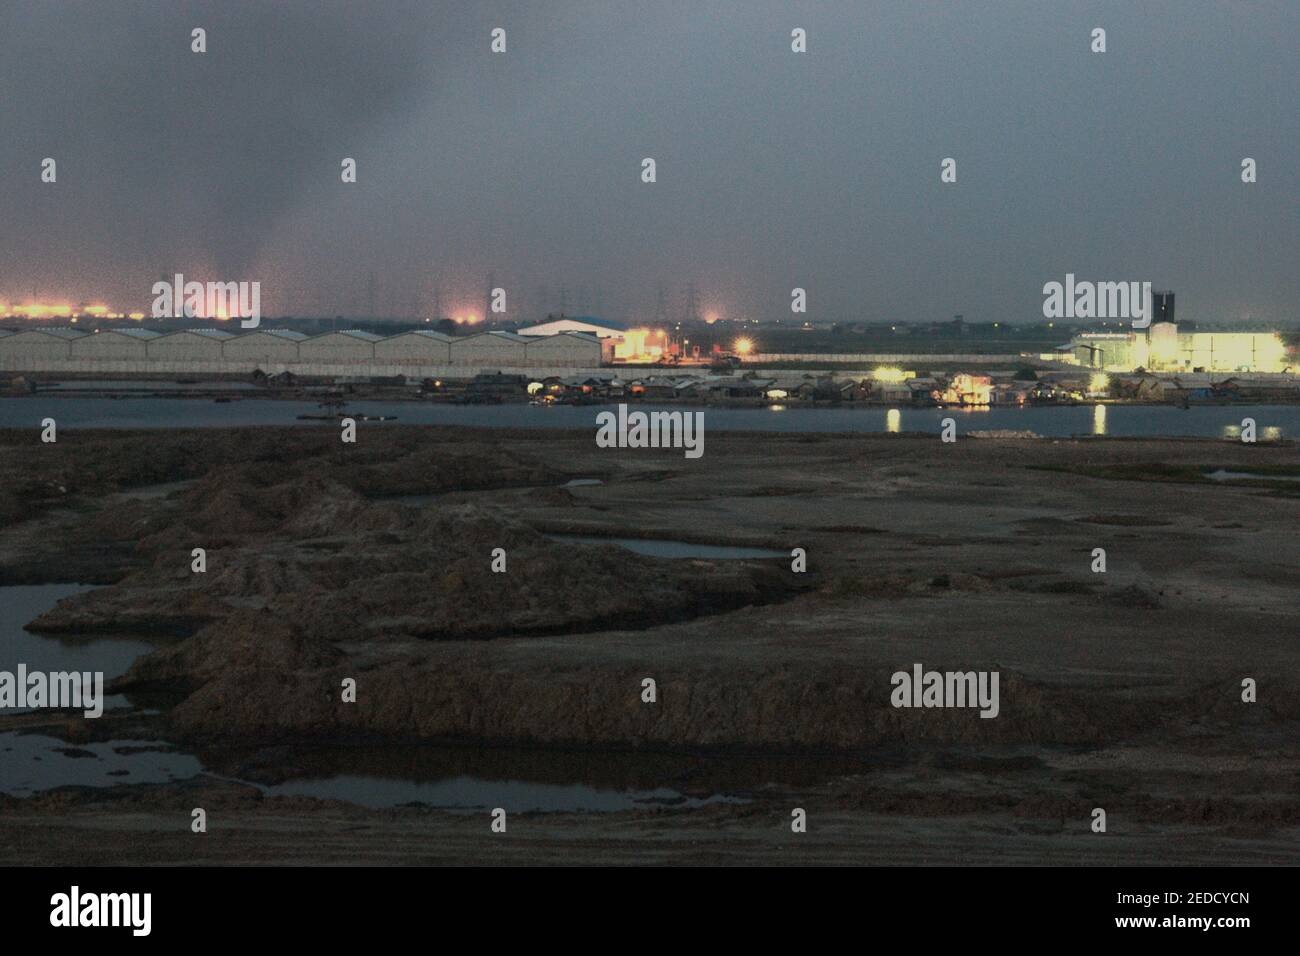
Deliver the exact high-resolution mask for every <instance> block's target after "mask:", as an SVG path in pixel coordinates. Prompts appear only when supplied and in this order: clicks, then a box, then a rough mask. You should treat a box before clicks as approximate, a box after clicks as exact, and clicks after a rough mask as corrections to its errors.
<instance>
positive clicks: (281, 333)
mask: <svg viewBox="0 0 1300 956" xmlns="http://www.w3.org/2000/svg"><path fill="white" fill-rule="evenodd" d="M249 335H274V336H275V337H276V338H278V339H288V340H289V341H291V342H301V341H303V340H304V339H306V338H307V336H305V335H303V334H302V333H301V332H295V331H293V330H292V329H258V330H257V331H256V332H248V333H245V334H244V335H237V336H235V337H236V338H240V339H243V338H247V337H248V336H249Z"/></svg>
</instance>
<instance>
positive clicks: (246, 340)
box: [0, 327, 613, 368]
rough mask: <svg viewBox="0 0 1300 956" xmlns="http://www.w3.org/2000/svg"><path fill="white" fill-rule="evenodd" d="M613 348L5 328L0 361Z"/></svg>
mask: <svg viewBox="0 0 1300 956" xmlns="http://www.w3.org/2000/svg"><path fill="white" fill-rule="evenodd" d="M612 349H613V345H612V343H610V342H609V341H607V340H606V341H602V340H601V339H598V338H596V337H595V336H592V335H588V334H585V333H582V332H561V333H559V334H557V335H546V336H521V335H515V334H514V333H512V332H497V331H494V332H480V333H478V334H476V335H466V336H449V335H443V334H442V333H440V332H434V331H429V330H424V329H419V330H416V331H412V332H402V333H399V334H397V335H390V336H379V335H375V334H374V333H372V332H363V331H359V330H356V329H348V330H343V331H336V332H325V333H323V334H320V335H312V336H308V335H304V334H303V333H301V332H293V331H289V330H287V329H257V330H254V331H250V332H245V333H242V334H237V333H233V332H227V331H226V330H224V329H182V330H179V331H176V332H166V333H164V332H157V331H154V330H152V329H141V328H126V329H103V330H98V331H96V332H93V333H88V332H85V331H83V330H81V329H73V328H66V327H65V328H57V327H51V328H35V329H23V330H21V331H17V332H14V331H12V330H6V329H0V357H11V358H15V359H28V360H30V359H49V360H76V359H113V360H127V361H150V360H156V361H168V362H224V363H230V362H235V363H249V362H254V363H263V364H265V363H271V364H284V365H290V364H295V363H313V364H321V363H323V364H345V365H361V364H378V365H412V366H415V365H419V366H441V365H466V366H483V365H496V366H512V367H530V366H538V367H547V366H555V367H574V368H579V367H582V368H590V367H595V366H599V365H602V364H606V363H608V362H609V361H610V360H612V358H613V353H612Z"/></svg>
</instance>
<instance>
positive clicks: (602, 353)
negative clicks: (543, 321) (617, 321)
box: [527, 332, 614, 368]
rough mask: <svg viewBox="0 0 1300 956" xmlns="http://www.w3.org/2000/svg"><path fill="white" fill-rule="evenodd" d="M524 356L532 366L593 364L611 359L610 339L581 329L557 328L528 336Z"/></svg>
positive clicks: (558, 366)
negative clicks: (566, 329) (561, 330)
mask: <svg viewBox="0 0 1300 956" xmlns="http://www.w3.org/2000/svg"><path fill="white" fill-rule="evenodd" d="M527 358H528V364H529V366H531V367H535V368H597V367H599V366H601V365H605V364H607V363H609V362H611V361H613V359H614V343H613V340H612V339H604V340H602V339H598V338H596V337H595V336H594V335H588V334H587V333H585V332H561V333H560V334H559V335H547V336H544V337H540V338H530V339H529V341H528V351H527Z"/></svg>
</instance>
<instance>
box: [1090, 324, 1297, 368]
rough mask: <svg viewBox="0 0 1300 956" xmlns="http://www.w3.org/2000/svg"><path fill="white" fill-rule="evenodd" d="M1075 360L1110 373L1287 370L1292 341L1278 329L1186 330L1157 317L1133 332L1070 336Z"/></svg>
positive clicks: (1092, 333)
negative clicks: (1245, 330) (1287, 343)
mask: <svg viewBox="0 0 1300 956" xmlns="http://www.w3.org/2000/svg"><path fill="white" fill-rule="evenodd" d="M1069 360H1070V361H1072V362H1073V363H1074V364H1076V365H1082V366H1085V367H1087V368H1096V369H1103V370H1105V371H1108V372H1131V371H1133V370H1134V369H1139V368H1142V369H1146V370H1147V371H1152V372H1194V371H1205V372H1283V371H1286V370H1287V368H1288V367H1289V366H1290V364H1291V362H1290V360H1289V359H1288V357H1287V350H1286V345H1285V344H1284V343H1283V342H1282V339H1281V337H1279V336H1278V335H1276V334H1274V333H1272V332H1180V331H1178V326H1177V325H1176V324H1175V323H1173V322H1155V323H1152V325H1151V327H1150V328H1148V329H1133V330H1132V331H1129V332H1083V333H1081V334H1079V335H1076V336H1075V337H1074V338H1073V339H1071V340H1070V359H1069Z"/></svg>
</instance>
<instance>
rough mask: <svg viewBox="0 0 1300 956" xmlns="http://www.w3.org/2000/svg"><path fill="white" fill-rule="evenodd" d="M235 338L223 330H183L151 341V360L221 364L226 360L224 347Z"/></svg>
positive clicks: (149, 347) (149, 348) (149, 349)
mask: <svg viewBox="0 0 1300 956" xmlns="http://www.w3.org/2000/svg"><path fill="white" fill-rule="evenodd" d="M234 337H235V336H234V335H232V334H231V333H230V332H225V331H222V330H221V329H183V330H182V331H180V332H172V333H171V334H170V335H164V336H162V337H161V338H157V339H153V340H152V341H150V342H149V344H148V352H149V358H150V360H151V361H155V362H220V361H223V360H224V359H225V352H224V350H223V345H224V344H225V342H226V341H228V340H229V339H233V338H234Z"/></svg>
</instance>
